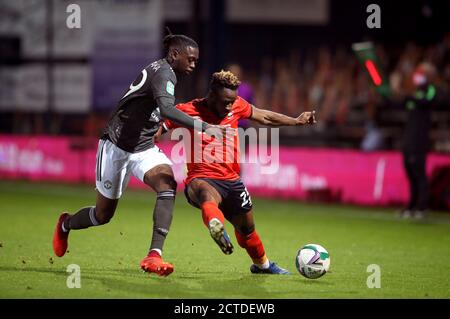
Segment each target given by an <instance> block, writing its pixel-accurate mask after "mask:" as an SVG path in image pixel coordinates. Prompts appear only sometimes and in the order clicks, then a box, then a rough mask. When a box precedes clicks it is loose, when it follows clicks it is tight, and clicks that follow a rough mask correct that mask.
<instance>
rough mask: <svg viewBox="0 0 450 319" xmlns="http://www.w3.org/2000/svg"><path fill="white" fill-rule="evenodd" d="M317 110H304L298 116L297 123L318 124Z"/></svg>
mask: <svg viewBox="0 0 450 319" xmlns="http://www.w3.org/2000/svg"><path fill="white" fill-rule="evenodd" d="M315 114H316V111H311V112H303V113H302V114H300V115H299V117H297V118H296V120H297V125H305V124H316V123H317V121H316V116H315Z"/></svg>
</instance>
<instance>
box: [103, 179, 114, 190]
mask: <svg viewBox="0 0 450 319" xmlns="http://www.w3.org/2000/svg"><path fill="white" fill-rule="evenodd" d="M103 185H104V186H105V188H106V189H111V187H112V183H111V181H108V180H107V181H105V182H104V183H103Z"/></svg>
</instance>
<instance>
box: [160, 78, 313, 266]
mask: <svg viewBox="0 0 450 319" xmlns="http://www.w3.org/2000/svg"><path fill="white" fill-rule="evenodd" d="M239 84H240V81H239V79H238V78H237V77H236V76H235V75H234V74H233V73H231V72H229V71H221V72H216V73H214V74H213V76H212V80H211V84H210V90H209V92H208V95H207V96H206V97H205V98H202V99H195V100H193V101H191V102H189V103H184V104H178V105H177V108H178V109H180V110H182V111H183V112H185V113H186V114H189V115H191V116H195V117H198V118H200V119H201V120H203V121H208V122H209V123H215V124H220V125H223V126H227V127H229V128H230V129H231V131H234V132H235V133H236V130H237V128H238V121H239V120H240V119H250V120H253V121H255V122H257V123H259V124H262V125H267V126H297V125H310V124H314V123H316V120H315V115H314V114H315V111H311V112H303V113H302V114H300V115H299V116H298V117H297V118H293V117H289V116H286V115H283V114H280V113H275V112H271V111H268V110H263V109H259V108H257V107H255V106H253V105H251V104H250V103H248V102H247V101H245V100H244V99H243V98H241V97H239V96H238V95H237V89H238V87H239ZM176 127H179V125H178V124H176V123H174V122H173V121H171V120H166V121H164V123H163V125H162V128H161V129H160V131H159V132H158V133H157V135H156V139H157V140H158V138H159V136H160V134H162V133H163V132H164V131H168V130H170V129H173V128H176ZM233 129H234V130H233ZM227 134H228V133H227ZM198 135H200V133H199V134H197V133H194V132H192V131H191V132H190V134H189V136H190V139H188V140H187V141H188V145H190V147H191V149H190V150H189V149H188V150H187V154H189V155H188V156H187V169H188V174H187V178H186V180H185V183H186V188H185V195H186V198H187V200H188V202H189V203H190V204H191V205H193V206H194V207H196V208H199V209H201V212H202V218H203V222H204V224H205V226H206V227H207V228H208V230H209V233H210V235H211V237H212V238H213V239H214V241H215V242H216V243H217V245H218V246H219V247H220V249H221V250H222V251H223V253H225V254H227V255H228V254H231V253H232V252H233V245H232V243H231V240H230V238H229V236H228V234H227V232H226V230H225V227H224V221H225V218H226V219H227V220H228V221H229V222H230V223H231V224H232V225H233V227H234V229H235V235H236V239H237V242H238V244H239V246H241V247H242V248H244V249H245V250H246V251H247V254H248V255H249V257H250V258H251V259H252V261H253V264H252V265H251V267H250V271H251V272H252V273H257V274H280V275H284V274H289V271H287V270H285V269H283V268H281V267H279V266H278V265H277V264H276V263H275V262H272V261H269V259H268V258H267V256H266V253H265V250H264V246H263V243H262V241H261V239H260V237H259V235H258V233H257V232H256V230H255V223H254V219H253V211H252V206H253V205H252V201H251V198H250V194H249V193H248V191H247V188H246V187H245V185H244V184H243V183H242V181H241V179H240V165H239V139H238V136H237V134H234V136H231V137H229V136H225V137H224V138H223V140H220V136H219V138H218V141H214V140H212V138H211V137H208V136H204V135H202V137H201V138H200V139H197V138H196V136H198ZM196 143H197V144H196ZM211 143H219V144H222V145H223V144H225V147H224V148H223V149H222V150H224V152H223V153H225V154H223V153H222V152H221V151H220V150H219V151H216V155H219V156H218V157H214V158H212V157H209V155H207V154H206V153H208V148H210V147H211ZM216 145H217V144H216ZM196 149H197V150H201V152H202V154H198V152H196ZM217 153H220V154H217ZM230 154H231V156H229V155H230ZM205 155H206V156H205ZM222 155H224V156H222Z"/></svg>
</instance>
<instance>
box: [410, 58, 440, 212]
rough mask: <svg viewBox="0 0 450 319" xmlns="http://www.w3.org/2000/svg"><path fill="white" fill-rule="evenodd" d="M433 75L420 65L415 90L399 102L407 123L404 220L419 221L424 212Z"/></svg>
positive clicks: (434, 99) (429, 66) (430, 68)
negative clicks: (415, 219)
mask: <svg viewBox="0 0 450 319" xmlns="http://www.w3.org/2000/svg"><path fill="white" fill-rule="evenodd" d="M435 74H436V71H435V68H434V66H433V65H432V64H431V63H428V62H422V63H420V64H419V65H418V66H417V67H416V69H415V71H414V73H413V79H412V80H413V83H414V87H415V91H414V92H413V94H412V95H410V96H407V97H406V98H405V100H404V102H403V105H404V107H405V109H406V112H407V120H406V126H405V130H404V137H403V147H402V153H403V164H404V167H405V171H406V174H407V177H408V182H409V191H410V194H409V202H408V205H407V206H406V207H405V209H403V210H402V211H401V216H402V217H404V218H409V217H414V218H417V219H422V218H423V217H425V215H426V212H427V210H428V198H429V186H428V180H427V175H426V161H427V154H428V152H429V150H430V144H431V140H430V130H431V127H432V122H431V112H432V109H433V107H434V106H436V104H437V103H436V102H437V94H438V92H437V89H436V87H435V85H433V79H434V78H435Z"/></svg>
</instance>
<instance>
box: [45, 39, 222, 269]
mask: <svg viewBox="0 0 450 319" xmlns="http://www.w3.org/2000/svg"><path fill="white" fill-rule="evenodd" d="M163 45H164V54H165V58H163V59H161V60H158V61H155V62H153V63H151V64H150V65H148V66H147V67H145V69H143V70H142V72H141V74H140V75H139V76H138V77H137V78H136V79H135V81H134V82H133V83H132V84H131V85H130V87H129V90H128V91H127V92H126V93H125V94H124V96H123V97H122V99H121V100H120V101H119V103H118V105H117V108H116V110H115V111H114V113H113V114H112V116H111V118H110V120H109V122H108V124H107V126H106V128H105V130H104V133H103V136H102V137H101V139H100V141H99V144H98V150H97V164H96V168H95V172H96V189H97V200H96V204H95V206H88V207H84V208H81V209H80V210H79V211H77V212H76V213H75V214H73V215H71V214H69V213H67V212H64V213H62V214H61V215H60V217H59V220H58V222H57V225H56V229H55V232H54V237H53V250H54V252H55V254H56V255H57V256H58V257H62V256H63V255H64V254H65V252H66V250H67V247H68V235H69V232H70V230H75V229H84V228H88V227H92V226H98V225H104V224H106V223H108V222H109V221H110V219H111V218H112V217H113V215H114V212H115V210H116V207H117V203H118V201H119V198H120V197H121V195H122V192H123V191H124V190H125V188H126V186H127V183H128V181H129V178H130V174H132V175H133V176H135V177H136V178H137V179H139V180H141V181H143V182H144V183H145V184H147V185H148V186H150V187H151V188H152V189H153V190H154V191H155V192H156V193H157V199H156V204H155V208H154V211H153V236H152V241H151V245H150V250H149V252H148V255H147V256H146V257H145V258H144V259H143V260H142V262H141V268H142V269H143V270H144V271H146V272H150V273H156V274H158V275H160V276H167V275H169V274H171V273H172V272H173V265H172V264H170V263H167V262H164V261H163V259H162V257H161V255H162V249H163V245H164V241H165V239H166V236H167V234H168V232H169V228H170V225H171V222H172V214H173V207H174V202H175V193H176V187H177V184H176V182H175V179H174V175H173V171H172V168H171V164H172V162H171V161H170V160H169V159H168V158H167V157H166V155H165V154H164V153H163V152H162V151H161V150H160V149H159V148H158V147H157V146H156V145H155V144H154V134H155V133H156V132H157V130H158V127H159V122H160V120H161V118H164V119H170V120H171V121H174V122H175V123H178V124H179V125H181V126H185V127H188V128H192V129H194V128H201V130H202V131H205V130H206V129H208V128H210V127H215V128H216V129H219V130H220V129H223V128H221V127H216V126H213V125H209V124H208V123H206V122H200V121H198V122H196V123H195V122H194V121H196V120H194V119H193V118H192V117H190V116H188V115H186V114H185V113H183V112H181V111H179V110H178V109H176V108H175V106H174V104H175V96H174V93H175V92H174V91H175V85H176V83H177V75H183V74H184V75H188V74H190V73H192V71H193V70H194V68H195V67H196V64H197V62H198V58H199V48H198V45H197V43H196V42H195V41H194V40H193V39H191V38H189V37H186V36H184V35H172V34H170V35H168V36H166V37H165V38H164V41H163ZM194 123H195V126H194Z"/></svg>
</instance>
